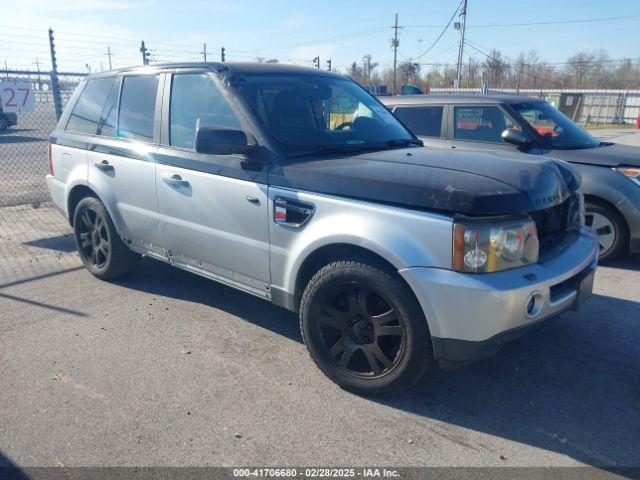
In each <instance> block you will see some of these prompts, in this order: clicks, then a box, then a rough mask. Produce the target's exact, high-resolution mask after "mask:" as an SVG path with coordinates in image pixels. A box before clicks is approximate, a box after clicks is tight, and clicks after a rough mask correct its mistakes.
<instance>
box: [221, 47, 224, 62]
mask: <svg viewBox="0 0 640 480" xmlns="http://www.w3.org/2000/svg"><path fill="white" fill-rule="evenodd" d="M220 60H221V61H223V62H224V47H222V48H221V49H220Z"/></svg>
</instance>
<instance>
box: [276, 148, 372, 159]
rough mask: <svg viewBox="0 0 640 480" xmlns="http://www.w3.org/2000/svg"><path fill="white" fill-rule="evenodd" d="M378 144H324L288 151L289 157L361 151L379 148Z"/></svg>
mask: <svg viewBox="0 0 640 480" xmlns="http://www.w3.org/2000/svg"><path fill="white" fill-rule="evenodd" d="M380 148H384V147H380V146H376V145H325V146H322V147H317V148H313V149H309V150H302V151H298V152H292V153H289V154H288V155H287V156H288V157H289V158H300V157H309V156H312V155H326V154H330V153H361V152H366V151H370V150H379V149H380Z"/></svg>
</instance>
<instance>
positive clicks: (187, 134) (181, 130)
mask: <svg viewBox="0 0 640 480" xmlns="http://www.w3.org/2000/svg"><path fill="white" fill-rule="evenodd" d="M205 125H206V126H221V127H230V128H237V129H239V128H241V126H240V121H239V120H238V117H237V116H236V114H235V112H234V111H233V109H232V108H231V106H230V105H229V103H228V102H227V100H226V98H224V95H223V94H222V92H221V91H220V89H219V88H218V86H217V85H216V84H215V82H214V81H213V79H212V78H211V77H210V76H209V75H207V74H204V73H194V74H181V75H174V77H173V82H172V87H171V101H170V105H169V139H170V140H169V143H170V145H175V146H177V147H184V148H194V145H195V138H196V130H197V129H198V127H200V126H205Z"/></svg>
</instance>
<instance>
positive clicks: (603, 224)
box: [584, 203, 629, 262]
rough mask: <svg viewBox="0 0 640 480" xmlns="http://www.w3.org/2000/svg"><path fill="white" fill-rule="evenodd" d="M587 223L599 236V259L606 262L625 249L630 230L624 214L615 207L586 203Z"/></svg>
mask: <svg viewBox="0 0 640 480" xmlns="http://www.w3.org/2000/svg"><path fill="white" fill-rule="evenodd" d="M584 218H585V224H586V225H587V226H588V227H591V228H593V230H594V231H595V232H596V235H597V236H598V245H599V252H598V259H599V261H601V262H606V261H609V260H613V259H614V258H616V257H617V256H618V255H620V253H622V251H623V250H624V248H625V246H626V244H627V239H628V238H629V232H628V230H627V224H626V223H625V221H624V218H622V215H620V213H618V211H616V210H615V209H613V208H611V207H609V206H607V205H602V204H600V203H586V204H585V215H584Z"/></svg>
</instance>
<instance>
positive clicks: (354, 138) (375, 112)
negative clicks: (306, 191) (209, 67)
mask: <svg viewBox="0 0 640 480" xmlns="http://www.w3.org/2000/svg"><path fill="white" fill-rule="evenodd" d="M234 81H235V82H234V83H236V85H237V88H238V90H239V91H240V93H242V94H243V95H244V97H246V99H247V100H248V102H249V104H250V105H251V107H252V108H253V109H254V111H255V112H256V114H257V115H258V116H259V117H260V118H261V119H262V121H263V122H264V125H265V126H266V127H267V128H268V129H269V130H270V131H271V133H272V134H273V136H274V137H275V139H276V140H277V141H278V143H279V144H280V146H281V147H282V149H283V151H284V153H285V154H286V155H287V156H289V157H296V156H303V155H313V154H322V153H330V152H335V151H362V150H373V149H379V148H392V147H397V146H406V145H410V144H414V143H415V144H420V141H419V140H416V139H415V138H414V137H413V136H412V135H411V134H410V133H409V132H408V131H407V129H405V128H404V127H403V126H402V125H401V124H400V123H399V122H398V121H397V120H396V119H395V117H394V116H393V115H392V114H391V113H390V112H389V110H387V109H386V108H385V107H384V106H383V105H381V104H380V103H379V102H378V101H377V100H376V99H375V98H373V97H372V96H371V95H369V94H368V93H367V92H366V91H364V90H363V89H362V88H360V87H359V86H358V85H357V84H355V83H354V82H352V81H351V80H347V79H343V78H339V77H330V76H322V75H310V74H297V75H296V74H291V73H287V74H269V75H263V74H245V75H242V76H240V77H235V78H234Z"/></svg>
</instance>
